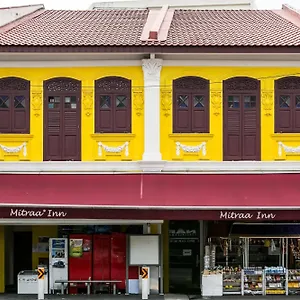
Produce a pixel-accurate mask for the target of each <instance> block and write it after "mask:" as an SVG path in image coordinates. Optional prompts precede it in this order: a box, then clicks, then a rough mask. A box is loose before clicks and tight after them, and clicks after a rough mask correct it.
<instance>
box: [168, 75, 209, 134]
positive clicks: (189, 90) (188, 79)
mask: <svg viewBox="0 0 300 300" xmlns="http://www.w3.org/2000/svg"><path fill="white" fill-rule="evenodd" d="M179 95H187V96H188V101H189V102H188V109H187V111H188V126H187V127H186V128H179V125H178V124H179V123H180V122H179V121H178V118H180V117H179V115H178V114H179V111H180V109H179V108H178V96H179ZM195 96H203V97H204V103H205V105H206V106H204V109H199V107H195V106H194V97H195ZM209 96H210V86H209V80H207V79H204V78H202V77H198V76H185V77H180V78H177V79H175V80H173V128H172V130H173V133H209V131H210V128H209V121H210V120H209V110H210V97H209ZM197 111H203V114H204V118H205V120H204V121H203V123H204V126H203V127H202V128H201V129H200V128H198V127H196V126H195V122H194V121H195V119H196V116H195V112H197Z"/></svg>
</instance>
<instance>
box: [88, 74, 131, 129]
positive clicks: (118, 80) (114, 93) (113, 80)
mask: <svg viewBox="0 0 300 300" xmlns="http://www.w3.org/2000/svg"><path fill="white" fill-rule="evenodd" d="M94 90H95V97H94V102H95V103H94V108H95V113H94V118H95V130H94V132H95V133H96V134H97V133H131V130H132V110H131V107H132V103H131V98H132V97H131V94H132V87H131V80H130V79H127V78H124V77H117V76H107V77H102V78H99V79H97V80H95V88H94ZM101 96H109V97H110V99H111V107H110V109H109V110H108V109H107V111H110V114H111V116H110V117H111V121H110V128H104V127H102V126H101V124H100V120H101V116H100V113H101V111H105V110H106V109H101V107H100V98H101ZM118 96H125V97H126V98H127V106H126V107H125V109H122V108H120V107H119V108H118V107H117V105H116V101H117V97H118ZM120 111H125V118H126V120H125V123H126V126H125V127H122V128H118V126H117V123H116V119H117V118H118V117H117V116H116V115H117V112H120Z"/></svg>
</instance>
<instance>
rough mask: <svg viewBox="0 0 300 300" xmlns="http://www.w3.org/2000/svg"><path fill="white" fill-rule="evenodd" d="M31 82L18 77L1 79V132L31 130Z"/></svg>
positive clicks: (27, 131)
mask: <svg viewBox="0 0 300 300" xmlns="http://www.w3.org/2000/svg"><path fill="white" fill-rule="evenodd" d="M29 99H30V82H29V81H28V80H25V79H22V78H17V77H6V78H1V79H0V133H29V132H30V128H29V127H30V101H29Z"/></svg>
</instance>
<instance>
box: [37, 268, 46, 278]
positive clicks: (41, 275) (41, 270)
mask: <svg viewBox="0 0 300 300" xmlns="http://www.w3.org/2000/svg"><path fill="white" fill-rule="evenodd" d="M38 279H41V280H44V279H45V269H44V268H40V267H39V268H38Z"/></svg>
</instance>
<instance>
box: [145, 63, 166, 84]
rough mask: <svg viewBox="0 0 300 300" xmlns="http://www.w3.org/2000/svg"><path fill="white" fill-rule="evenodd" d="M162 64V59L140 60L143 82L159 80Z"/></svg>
mask: <svg viewBox="0 0 300 300" xmlns="http://www.w3.org/2000/svg"><path fill="white" fill-rule="evenodd" d="M162 62H163V60H162V59H157V58H150V59H143V60H142V67H143V72H144V79H145V81H153V80H157V81H159V80H160V71H161V68H162ZM145 85H146V83H145Z"/></svg>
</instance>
